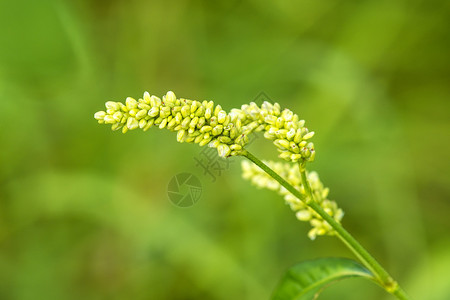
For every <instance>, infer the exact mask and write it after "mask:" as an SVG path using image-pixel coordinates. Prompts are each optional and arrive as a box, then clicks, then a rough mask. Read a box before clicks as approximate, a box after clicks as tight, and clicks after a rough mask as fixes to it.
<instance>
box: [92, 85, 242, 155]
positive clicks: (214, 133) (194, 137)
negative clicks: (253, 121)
mask: <svg viewBox="0 0 450 300" xmlns="http://www.w3.org/2000/svg"><path fill="white" fill-rule="evenodd" d="M105 106H106V111H99V112H97V113H95V115H94V118H95V119H97V120H98V122H99V123H100V124H111V125H112V129H113V130H119V129H122V132H123V133H125V132H127V131H128V130H133V129H137V128H141V129H143V130H144V131H146V130H148V129H149V128H150V127H152V126H153V125H156V126H158V127H159V128H160V129H163V128H167V129H169V130H171V131H176V132H177V140H178V142H181V143H182V142H187V143H197V144H199V145H200V146H205V145H209V146H210V147H214V148H217V150H218V154H219V156H221V157H228V156H235V155H240V154H241V152H242V149H243V146H244V145H245V144H246V143H247V142H248V136H247V135H246V134H242V128H241V122H239V120H236V116H234V118H232V116H231V115H230V114H228V113H226V112H225V111H224V110H223V109H222V107H221V106H220V105H216V106H215V105H214V102H213V101H206V100H205V101H203V102H199V101H195V100H187V99H182V98H181V99H177V97H176V96H175V94H174V93H173V92H170V91H169V92H167V94H166V95H165V96H163V97H162V99H160V98H158V97H156V96H150V94H149V93H148V92H145V93H144V96H143V98H142V99H139V100H135V99H133V98H131V97H128V98H127V99H126V101H125V104H123V103H121V102H113V101H108V102H106V104H105Z"/></svg>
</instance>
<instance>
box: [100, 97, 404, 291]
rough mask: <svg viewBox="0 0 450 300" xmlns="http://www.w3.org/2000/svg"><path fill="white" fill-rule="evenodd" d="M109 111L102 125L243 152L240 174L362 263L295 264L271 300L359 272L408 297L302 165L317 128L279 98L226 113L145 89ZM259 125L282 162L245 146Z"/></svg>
mask: <svg viewBox="0 0 450 300" xmlns="http://www.w3.org/2000/svg"><path fill="white" fill-rule="evenodd" d="M105 106H106V111H99V112H97V113H95V115H94V117H95V119H97V120H98V122H99V123H100V124H110V125H111V126H112V129H113V130H122V132H123V133H126V132H127V131H128V130H134V129H137V128H141V129H143V130H144V131H147V130H148V129H149V128H151V127H152V126H158V127H159V128H160V129H163V128H167V129H169V130H170V131H175V132H177V141H178V142H180V143H183V142H187V143H196V144H199V146H207V145H208V146H209V147H212V148H216V149H217V152H218V155H219V156H221V157H229V156H243V157H245V158H247V159H248V160H249V161H243V162H242V169H243V177H244V178H245V179H248V180H250V181H251V182H252V183H253V184H255V185H256V186H258V187H265V188H268V189H270V190H275V191H278V193H279V194H281V195H282V196H283V197H284V199H285V201H286V203H287V204H289V206H290V207H291V209H292V210H293V211H295V213H296V217H297V218H298V219H299V220H301V221H308V222H309V223H310V224H311V226H312V229H311V230H310V231H309V233H308V236H309V237H310V238H311V239H315V238H316V237H317V236H320V235H334V236H337V237H338V238H339V239H341V240H342V241H343V242H344V244H345V245H346V246H347V247H348V248H349V249H350V250H351V251H352V252H353V253H354V254H355V255H356V257H357V258H358V259H359V260H360V262H361V264H362V265H361V264H360V263H357V262H356V261H353V260H350V259H343V258H326V259H318V260H314V261H308V262H304V263H300V264H298V265H296V266H294V267H293V268H291V269H290V270H289V271H288V273H287V275H286V276H285V277H284V278H283V279H282V280H281V282H280V284H279V286H278V288H277V289H276V291H275V292H274V295H273V299H312V298H313V297H315V296H317V295H318V294H319V293H320V291H321V289H322V288H323V287H324V286H325V285H326V284H327V283H329V282H331V281H335V280H337V279H341V278H345V277H350V276H359V277H364V278H368V279H370V280H372V281H374V282H376V283H377V284H379V285H380V286H381V287H383V288H384V289H385V290H386V291H387V292H389V293H391V294H393V295H394V296H396V297H397V298H398V299H409V298H408V296H407V295H406V293H405V292H404V291H403V289H402V288H401V287H400V286H399V285H398V283H397V282H396V281H395V280H394V279H393V278H392V277H391V276H390V275H389V274H388V273H387V271H386V270H385V269H384V268H383V267H382V266H381V265H380V264H379V263H378V262H377V261H376V260H375V259H374V258H373V257H372V255H370V254H369V252H367V250H366V249H365V248H364V247H363V246H361V244H360V243H359V242H358V241H357V240H356V239H355V238H354V237H353V236H352V235H351V234H350V233H349V232H348V231H347V230H345V229H344V227H343V226H342V225H341V220H342V218H343V216H344V213H343V211H342V209H340V208H339V207H338V206H337V204H336V202H334V201H331V200H329V199H328V194H329V189H328V188H325V187H324V185H323V184H322V182H321V181H320V180H319V177H318V174H317V173H316V172H307V171H306V164H307V163H308V162H311V161H313V160H314V158H315V156H316V151H315V149H314V144H313V143H312V142H311V141H310V139H311V138H312V137H313V136H314V131H309V130H308V129H307V128H306V127H305V121H304V120H301V119H300V118H299V116H298V115H297V114H294V113H293V112H292V111H291V110H289V109H283V110H281V107H280V105H279V104H278V103H274V104H272V103H269V102H264V103H262V105H261V106H258V105H257V104H256V103H254V102H252V103H250V104H248V105H247V104H246V105H242V107H241V108H240V109H236V108H235V109H232V110H231V111H230V112H229V113H227V112H226V111H225V110H223V109H222V107H221V106H220V105H215V104H214V102H213V101H206V100H205V101H202V102H200V101H196V100H188V99H183V98H177V97H176V96H175V94H174V93H173V92H168V93H167V94H166V95H164V96H163V97H162V98H159V97H157V96H151V95H150V94H149V93H148V92H145V93H144V95H143V97H142V98H140V99H138V100H135V99H133V98H131V97H128V98H127V99H126V101H125V103H121V102H113V101H108V102H106V105H105ZM253 132H263V134H264V137H265V138H266V139H268V140H271V141H272V142H273V144H274V145H275V146H276V148H277V150H278V152H279V157H280V158H281V159H283V160H285V161H286V162H271V161H268V162H265V161H261V160H259V159H258V158H257V157H256V156H254V155H253V154H252V153H250V152H249V151H248V150H247V149H246V148H245V146H246V144H247V143H248V140H249V138H248V136H249V134H251V133H253Z"/></svg>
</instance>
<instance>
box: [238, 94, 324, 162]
mask: <svg viewBox="0 0 450 300" xmlns="http://www.w3.org/2000/svg"><path fill="white" fill-rule="evenodd" d="M230 114H231V115H232V116H234V115H237V116H238V119H239V120H240V121H241V122H242V125H243V133H244V134H248V133H250V132H252V131H264V137H265V138H266V139H269V140H272V141H273V143H274V145H275V146H276V147H277V149H278V152H280V154H279V157H280V158H283V159H284V160H287V161H292V162H297V161H299V160H300V159H301V160H304V161H313V160H314V157H315V156H316V152H315V150H314V144H313V143H311V142H309V141H308V140H309V139H310V138H312V137H313V136H314V131H311V132H310V131H308V128H306V127H305V120H300V119H299V117H298V115H297V114H294V113H293V112H292V111H291V110H289V109H284V110H283V111H281V109H280V105H279V104H278V103H275V104H271V103H269V102H267V101H264V103H263V104H262V105H261V107H259V106H258V105H257V104H256V103H254V102H252V103H250V104H246V105H243V106H242V107H241V109H232V110H231V113H230Z"/></svg>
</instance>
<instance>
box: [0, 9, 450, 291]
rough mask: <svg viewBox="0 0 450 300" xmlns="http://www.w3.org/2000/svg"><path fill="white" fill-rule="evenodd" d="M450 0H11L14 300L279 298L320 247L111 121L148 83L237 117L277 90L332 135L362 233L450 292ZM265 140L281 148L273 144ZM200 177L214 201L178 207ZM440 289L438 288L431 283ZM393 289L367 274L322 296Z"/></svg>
mask: <svg viewBox="0 0 450 300" xmlns="http://www.w3.org/2000/svg"><path fill="white" fill-rule="evenodd" d="M449 11H450V5H449V2H448V1H438V0H432V1H423V0H413V1H400V0H394V1H391V0H381V1H374V0H365V1H358V2H354V1H328V2H327V1H309V0H302V1H287V0H283V1H256V0H249V1H201V0H195V1H175V0H169V1H142V0H131V1H118V0H116V1H86V0H82V1H67V0H66V1H64V0H60V1H57V0H43V1H29V0H28V1H27V0H16V1H7V0H3V1H0V101H1V102H0V103H1V105H0V112H1V118H0V144H1V145H2V147H1V151H0V166H1V167H0V299H265V298H268V297H269V295H270V293H271V291H272V290H273V288H274V287H275V286H276V284H277V282H278V280H279V278H280V277H281V276H282V274H283V272H284V271H285V270H286V269H287V268H288V267H289V266H291V265H293V264H295V263H297V262H299V261H302V260H304V259H309V258H316V257H325V256H344V257H351V255H350V253H348V251H347V250H346V249H345V248H344V246H342V245H341V244H340V243H339V241H338V240H337V239H333V238H329V237H322V238H319V239H318V240H317V241H314V242H311V241H309V240H308V239H307V237H306V232H307V230H308V226H307V224H304V223H300V222H298V221H296V220H295V217H294V216H293V214H292V213H291V211H290V210H289V208H288V207H287V206H285V205H284V203H283V201H282V199H281V198H280V197H279V196H277V195H276V194H275V193H269V192H267V191H263V190H255V189H254V187H251V186H250V185H249V184H248V183H247V182H244V181H243V180H242V179H241V178H240V169H239V161H240V160H239V159H234V160H233V162H232V163H231V167H230V169H229V170H227V171H226V172H224V173H223V174H222V176H220V177H218V179H217V181H216V182H211V180H210V178H209V177H208V176H205V175H204V173H203V171H202V170H201V169H199V168H198V167H196V166H195V161H194V159H193V158H194V157H196V156H198V155H199V152H200V148H198V147H197V146H195V145H186V144H182V145H180V144H178V143H176V141H175V136H174V135H173V134H169V133H168V132H166V131H164V132H161V131H159V130H156V129H154V130H150V131H149V132H147V133H142V132H140V131H135V132H130V133H127V134H126V135H122V134H120V133H118V132H111V131H110V130H109V129H108V128H107V127H105V126H99V125H97V124H96V122H95V120H94V119H93V113H94V112H95V111H97V110H100V109H102V108H103V103H104V102H105V101H107V100H115V101H119V100H123V99H125V97H126V96H134V97H139V96H140V95H141V94H142V92H143V91H145V90H148V91H149V92H150V93H152V94H156V95H162V94H163V93H165V92H166V91H167V90H173V91H175V92H176V94H177V95H179V96H182V97H186V98H193V99H198V100H203V99H213V100H215V101H216V102H217V103H221V104H222V106H223V107H224V108H225V109H231V108H232V107H237V106H240V105H241V104H243V103H248V102H250V101H252V100H253V99H254V98H255V97H256V96H257V95H258V94H259V93H260V92H261V91H264V92H265V93H266V94H267V95H269V96H270V98H271V99H273V100H274V101H278V102H280V103H281V104H282V106H284V107H289V108H290V109H292V110H293V111H295V112H296V113H298V114H299V115H300V116H302V117H303V118H304V119H306V120H307V124H308V126H310V128H312V129H313V130H315V131H316V137H315V143H316V147H317V152H318V153H317V154H318V155H317V158H316V162H315V163H314V164H312V165H311V166H310V168H312V169H314V170H317V171H318V172H319V174H320V177H321V179H322V180H323V182H324V183H325V184H326V185H327V186H329V187H330V188H331V198H332V199H336V200H337V201H338V203H339V205H340V206H341V207H342V208H343V209H344V210H345V211H346V216H345V217H344V221H343V223H344V225H345V226H346V227H347V228H348V229H349V230H350V231H351V232H353V233H354V234H355V236H356V237H357V238H358V239H360V241H361V242H362V243H363V244H364V245H365V246H367V248H368V249H370V250H371V252H372V253H373V254H374V255H375V256H376V257H377V258H379V260H380V261H381V262H382V264H383V265H385V266H386V267H387V269H388V270H390V271H392V273H393V275H394V276H395V277H396V278H397V279H398V280H399V281H400V282H401V283H402V284H403V285H404V287H405V289H406V290H407V291H409V292H410V294H411V295H413V296H414V298H415V299H447V298H450V288H449V286H448V284H447V281H448V280H447V278H448V275H449V271H448V270H449V268H450V240H449V229H450V219H449V218H448V212H449V210H450V203H449V199H450V198H449V196H450V172H449V170H450V168H449V167H450V163H449V158H448V153H449V150H450V147H449V145H450V144H449V141H450V134H449V132H450V118H449V111H450V104H449V103H450V102H449V99H450V84H449V82H450V76H449V75H450V60H449V53H450V39H449V38H448V37H449V34H450V18H449ZM251 148H252V149H253V151H254V152H255V153H257V154H258V155H259V156H260V157H262V158H275V151H274V149H273V147H272V146H271V145H270V143H268V142H265V141H263V139H262V138H261V139H257V140H256V141H255V143H254V144H252V145H251ZM184 171H189V172H192V173H194V174H196V175H197V176H198V177H199V178H200V179H201V180H202V183H203V195H202V198H201V200H200V201H199V203H198V204H196V205H195V206H194V207H192V208H189V209H180V208H177V207H175V206H173V205H172V204H171V203H170V202H169V201H168V199H167V195H166V186H167V183H168V182H169V180H170V179H171V178H172V177H173V176H174V175H175V174H177V173H180V172H184ZM432 291H433V292H432ZM383 297H385V298H386V299H391V298H389V296H386V295H385V294H384V292H383V291H382V290H381V289H380V288H378V287H376V286H374V285H373V284H371V283H366V282H363V280H349V281H348V282H342V283H339V284H338V285H336V286H333V287H331V288H330V289H328V290H326V291H325V293H324V294H323V299H368V300H370V299H383Z"/></svg>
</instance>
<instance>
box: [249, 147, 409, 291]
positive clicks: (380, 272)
mask: <svg viewBox="0 0 450 300" xmlns="http://www.w3.org/2000/svg"><path fill="white" fill-rule="evenodd" d="M243 156H245V157H246V158H247V159H249V160H250V161H252V162H253V163H254V164H256V165H257V166H259V167H260V168H261V169H262V170H263V171H264V172H266V173H267V174H268V175H269V176H270V177H272V178H273V179H275V180H276V181H278V182H279V183H280V184H281V185H282V186H283V187H284V188H285V189H287V190H288V191H289V192H291V193H292V195H294V196H295V197H297V198H298V199H300V200H302V201H304V202H305V203H306V204H307V205H308V206H309V207H311V208H312V209H313V210H314V211H315V212H316V213H318V214H319V215H320V216H321V217H322V218H323V219H324V220H325V221H326V222H328V224H329V225H330V226H331V227H332V228H333V229H334V231H335V233H336V235H337V236H338V237H339V239H340V240H341V241H342V242H343V243H344V244H345V245H346V246H347V247H348V248H349V249H350V250H351V251H352V252H353V254H354V255H355V256H356V257H357V258H358V259H359V260H360V261H361V263H362V264H363V265H364V266H365V267H366V268H367V269H369V270H370V271H371V272H372V274H373V275H374V277H375V281H376V282H377V283H378V284H379V285H381V286H382V287H383V288H384V289H385V290H386V291H387V292H388V293H390V294H392V295H394V296H396V297H397V298H398V299H400V300H409V299H410V298H409V297H408V295H407V294H406V293H405V291H404V290H403V289H402V288H401V287H400V286H399V284H398V283H397V282H396V281H395V280H394V279H393V278H392V277H391V276H390V275H389V273H388V272H387V271H386V270H385V269H384V268H383V267H382V266H381V265H380V263H378V262H377V260H376V259H375V258H374V257H373V256H372V255H371V254H370V253H369V252H368V251H367V250H366V249H365V248H364V247H363V246H362V245H361V244H360V243H359V242H358V241H357V240H356V239H355V238H354V237H353V236H352V235H351V234H350V233H349V232H348V231H347V230H346V229H345V228H344V227H343V226H342V225H341V224H340V223H338V222H337V221H336V220H335V219H334V218H333V217H331V216H330V215H329V214H327V213H326V212H325V211H324V210H323V208H322V207H321V206H320V205H319V204H318V203H317V202H316V201H313V194H312V192H311V187H310V185H309V182H308V179H307V177H306V170H305V165H304V164H301V165H300V166H299V167H300V174H301V179H302V184H303V186H304V188H305V191H306V193H307V194H308V195H309V199H310V200H309V201H305V200H306V199H305V196H304V195H302V194H301V193H300V192H299V191H298V190H297V189H296V188H294V187H293V186H292V185H291V184H289V183H288V182H287V181H286V180H285V179H284V178H282V177H281V176H280V175H278V174H277V173H276V172H275V171H273V170H272V169H271V168H269V167H268V166H267V165H266V164H264V163H263V162H262V161H261V160H259V159H258V158H257V157H255V156H254V155H253V154H251V153H250V152H248V151H245V153H244V154H243Z"/></svg>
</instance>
